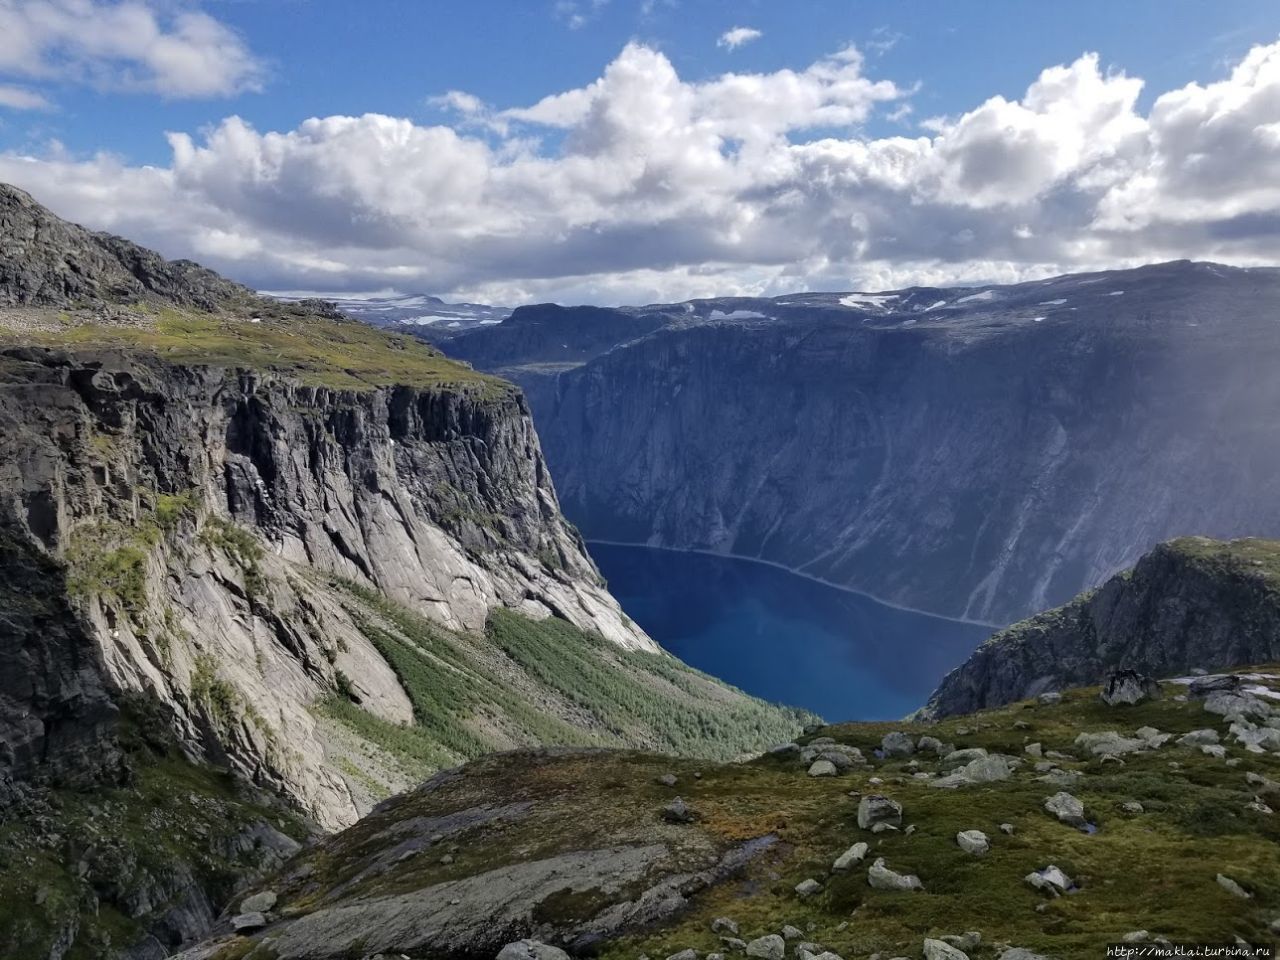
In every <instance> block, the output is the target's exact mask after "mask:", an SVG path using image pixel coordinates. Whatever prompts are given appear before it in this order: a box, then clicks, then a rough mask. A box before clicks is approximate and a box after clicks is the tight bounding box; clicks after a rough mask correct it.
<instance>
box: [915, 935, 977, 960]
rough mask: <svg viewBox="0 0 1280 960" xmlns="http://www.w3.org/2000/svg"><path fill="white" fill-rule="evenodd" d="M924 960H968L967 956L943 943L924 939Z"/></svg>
mask: <svg viewBox="0 0 1280 960" xmlns="http://www.w3.org/2000/svg"><path fill="white" fill-rule="evenodd" d="M924 960H969V955H968V954H967V953H965V952H964V951H963V950H960V949H958V948H956V947H953V946H952V945H951V944H949V943H946V942H945V941H942V940H930V939H928V938H926V939H925V941H924Z"/></svg>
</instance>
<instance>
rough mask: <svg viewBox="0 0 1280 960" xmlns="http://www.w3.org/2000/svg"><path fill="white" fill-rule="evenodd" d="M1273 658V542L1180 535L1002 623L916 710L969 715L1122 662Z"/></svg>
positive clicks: (1276, 615) (1169, 666)
mask: <svg viewBox="0 0 1280 960" xmlns="http://www.w3.org/2000/svg"><path fill="white" fill-rule="evenodd" d="M1275 660H1280V543H1277V542H1276V541H1271V540H1234V541H1231V542H1221V541H1215V540H1208V539H1204V538H1200V537H1188V538H1185V539H1181V540H1174V541H1172V542H1170V543H1165V544H1161V545H1160V546H1158V547H1156V548H1155V549H1154V550H1152V551H1151V552H1150V553H1148V554H1146V555H1145V556H1144V557H1142V559H1140V560H1139V561H1138V563H1137V565H1136V566H1134V567H1133V569H1132V570H1126V571H1125V572H1123V573H1120V574H1117V575H1116V576H1114V577H1112V578H1111V579H1110V580H1108V581H1107V582H1106V583H1104V584H1103V585H1102V586H1101V587H1099V588H1098V589H1097V590H1093V591H1090V592H1088V593H1085V594H1083V595H1081V596H1079V597H1077V598H1076V599H1074V600H1072V601H1071V602H1070V603H1068V604H1066V605H1065V606H1062V607H1059V608H1057V609H1055V610H1049V611H1047V612H1045V613H1041V614H1039V615H1037V616H1034V617H1032V618H1031V619H1029V620H1025V621H1023V622H1021V623H1016V624H1014V625H1013V626H1011V627H1009V628H1008V629H1007V630H1002V631H1000V632H999V633H997V634H995V635H994V636H992V637H991V639H989V640H988V641H987V642H986V643H984V644H983V645H982V646H981V647H979V648H978V649H977V650H976V651H975V652H974V654H973V656H971V657H970V658H969V659H968V660H966V661H965V662H964V663H963V664H961V665H960V666H959V667H957V668H956V669H955V670H953V671H952V672H951V673H949V674H948V675H947V676H946V678H945V679H944V680H943V681H942V683H941V684H940V685H939V687H938V689H937V690H936V691H934V693H933V695H932V696H931V697H930V698H929V703H928V705H927V706H926V707H925V710H924V716H933V717H942V716H950V715H953V714H960V713H969V712H972V711H974V710H981V709H985V708H987V707H995V706H1000V705H1002V704H1006V703H1012V702H1013V701H1015V700H1022V699H1024V698H1026V697H1032V696H1035V695H1036V694H1038V693H1040V692H1042V691H1046V690H1060V689H1064V688H1066V687H1073V686H1080V685H1083V684H1092V683H1098V682H1100V681H1101V680H1102V679H1103V678H1104V677H1105V676H1106V674H1107V673H1109V672H1111V671H1113V670H1117V669H1122V668H1127V669H1131V670H1137V671H1138V672H1139V673H1143V674H1147V675H1148V676H1157V677H1163V676H1171V675H1178V674H1182V675H1186V674H1187V673H1189V672H1190V671H1192V670H1214V669H1218V668H1230V667H1236V666H1241V665H1244V664H1250V663H1268V662H1271V661H1275Z"/></svg>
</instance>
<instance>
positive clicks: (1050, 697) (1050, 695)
mask: <svg viewBox="0 0 1280 960" xmlns="http://www.w3.org/2000/svg"><path fill="white" fill-rule="evenodd" d="M1036 702H1037V703H1039V704H1040V705H1041V706H1042V707H1052V706H1056V705H1057V704H1059V703H1061V702H1062V694H1060V693H1058V692H1057V691H1056V690H1049V691H1046V692H1045V693H1042V694H1040V695H1039V696H1038V697H1036Z"/></svg>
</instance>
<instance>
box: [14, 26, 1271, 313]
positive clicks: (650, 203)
mask: <svg viewBox="0 0 1280 960" xmlns="http://www.w3.org/2000/svg"><path fill="white" fill-rule="evenodd" d="M1141 91H1142V82H1141V80H1139V79H1138V78H1136V77H1131V76H1128V75H1127V74H1125V73H1124V72H1122V71H1119V70H1107V69H1104V67H1103V66H1102V64H1101V63H1100V62H1099V60H1098V57H1097V56H1095V55H1092V54H1086V55H1084V56H1081V57H1080V58H1078V59H1077V60H1075V61H1074V62H1072V63H1068V64H1060V65H1055V66H1050V67H1048V68H1047V69H1045V70H1044V71H1042V72H1041V74H1040V75H1039V76H1038V77H1035V78H1031V83H1030V85H1029V86H1028V88H1027V90H1026V91H1025V93H1024V94H1023V95H1022V96H1020V97H1018V98H1016V99H1008V98H1005V97H998V96H997V97H992V98H990V99H988V100H986V101H985V102H983V103H979V104H976V105H974V107H973V108H972V109H970V110H968V111H966V112H963V113H960V114H958V115H955V116H950V117H935V118H933V119H932V120H930V121H929V122H928V125H927V127H922V129H923V130H924V131H925V132H924V133H922V134H920V135H917V136H890V137H870V136H868V135H866V134H865V133H864V131H863V127H862V124H863V123H864V122H865V121H866V120H867V119H868V118H870V117H871V116H872V115H873V114H874V113H876V112H877V111H879V112H880V113H881V114H882V115H883V114H886V113H888V114H892V113H899V114H900V111H902V108H903V107H904V106H909V105H910V104H909V100H910V94H911V91H910V90H909V89H904V88H902V87H899V86H897V85H895V84H894V83H892V82H890V81H888V80H884V79H875V78H873V77H869V76H868V75H867V73H866V67H865V64H864V61H863V58H862V57H861V55H860V54H859V52H858V51H857V50H856V49H852V48H849V49H845V50H841V51H837V52H836V53H834V54H832V55H831V56H828V57H826V58H823V59H821V60H819V61H817V62H816V63H813V64H810V65H809V66H807V67H804V68H803V69H796V70H779V71H775V72H772V73H726V74H724V75H721V76H718V77H713V78H711V79H708V80H703V81H697V82H694V81H689V80H686V79H684V78H682V77H681V76H680V75H679V74H678V72H677V71H676V69H675V67H674V66H673V65H672V63H671V62H670V60H668V59H667V57H666V56H664V55H663V54H662V53H661V52H660V51H658V50H656V49H653V48H652V47H649V46H645V45H643V44H638V43H633V44H629V45H628V46H627V47H626V48H624V49H623V50H622V51H621V52H620V53H619V55H618V56H617V57H616V58H615V59H614V60H613V62H612V63H610V64H609V65H608V66H607V67H606V68H605V69H604V71H603V72H602V73H601V75H600V77H599V78H598V79H596V80H595V81H594V82H592V83H590V84H587V85H586V86H583V87H580V88H575V89H572V90H566V91H561V92H559V93H556V94H553V95H550V96H547V97H545V98H543V99H542V100H539V101H537V102H535V103H531V104H528V105H524V106H519V107H512V108H507V109H497V108H494V107H490V106H489V105H487V104H484V103H482V102H480V101H479V100H478V99H476V98H475V97H473V96H471V95H470V94H466V93H465V92H460V91H454V92H451V93H449V94H446V95H444V97H443V98H442V99H441V100H440V101H438V105H440V106H442V107H445V108H447V109H449V110H451V111H454V112H455V113H456V115H457V116H456V122H453V123H452V124H443V123H442V124H435V125H425V124H421V123H416V122H414V121H411V120H408V119H402V118H395V117H388V116H381V115H372V114H371V115H365V116H360V117H324V118H316V119H311V120H308V121H306V122H304V123H302V124H300V125H299V126H298V127H297V128H295V129H292V130H286V131H260V130H257V129H255V128H254V127H252V126H251V125H250V124H248V123H246V122H245V121H243V120H241V119H239V118H236V117H231V118H228V119H226V120H224V121H223V122H222V123H221V124H219V125H217V126H215V127H214V128H212V129H211V130H208V131H206V132H204V133H202V134H201V135H199V136H196V135H193V134H190V133H177V134H171V135H170V144H171V147H172V160H171V161H170V163H169V164H168V165H167V166H164V167H144V168H137V167H129V166H125V165H122V164H120V163H119V162H118V161H116V160H115V159H113V158H111V157H108V156H100V157H92V158H79V159H75V158H69V157H66V156H61V155H54V156H47V157H31V156H19V155H17V154H12V153H10V154H0V179H3V180H9V181H12V182H16V183H18V184H19V185H21V186H24V187H26V188H28V189H30V190H31V191H32V192H33V193H34V194H35V195H36V196H37V197H39V198H41V199H43V200H44V201H45V202H47V203H49V204H50V205H51V206H53V207H54V209H55V210H57V211H58V212H60V213H62V214H64V215H67V216H71V217H73V218H75V219H79V220H81V221H82V222H86V223H88V224H90V225H92V226H95V227H99V228H103V229H110V230H115V231H117V232H120V233H125V234H128V235H131V236H134V237H136V238H138V239H140V240H143V241H145V242H149V243H151V244H154V245H156V246H158V247H160V248H161V249H162V250H164V251H165V252H166V253H168V254H170V255H175V256H176V255H182V256H191V257H195V258H197V259H201V260H204V261H206V262H208V263H209V264H210V265H212V266H214V267H216V268H219V269H221V270H223V271H225V272H227V273H228V274H230V275H232V276H235V277H237V278H238V279H242V280H244V281H246V282H249V283H252V284H256V285H258V286H260V287H265V288H268V289H332V290H335V291H337V290H342V289H381V288H385V287H396V288H399V289H402V290H426V291H433V292H439V293H445V294H449V295H457V296H465V297H467V298H469V299H489V300H491V301H494V302H508V303H511V302H520V301H525V300H542V299H560V300H565V301H596V302H605V303H608V302H649V301H655V300H664V299H681V298H686V297H691V296H707V295H713V294H744V295H745V294H772V293H783V292H786V291H789V290H800V289H849V288H862V289H873V288H877V287H880V288H889V287H897V286H903V285H907V284H911V283H934V284H937V283H950V282H978V281H1013V280H1017V279H1024V278H1032V277H1039V276H1045V275H1048V274H1051V273H1057V272H1063V271H1067V270H1072V269H1095V268H1100V267H1110V266H1117V265H1124V264H1129V263H1135V262H1141V261H1149V260H1158V259H1168V258H1173V257H1181V256H1190V257H1195V258H1217V259H1224V260H1229V261H1232V262H1242V263H1257V262H1266V261H1274V260H1275V250H1276V246H1275V236H1276V232H1277V230H1278V229H1280V43H1277V44H1274V45H1270V46H1260V47H1257V48H1255V49H1254V50H1252V51H1250V52H1249V54H1248V55H1247V56H1246V57H1245V58H1244V59H1243V60H1242V61H1241V62H1240V63H1239V64H1238V65H1237V66H1236V67H1235V68H1234V69H1233V70H1231V72H1230V73H1229V74H1228V75H1227V76H1225V77H1224V78H1223V79H1221V80H1218V81H1216V82H1213V83H1208V84H1196V83H1193V84H1190V85H1188V86H1186V87H1183V88H1181V89H1177V90H1171V91H1166V92H1163V93H1161V94H1159V95H1158V96H1156V97H1155V98H1154V100H1153V101H1152V105H1151V107H1150V108H1149V109H1146V110H1145V111H1144V110H1143V109H1141V108H1140V107H1139V94H1140V93H1141ZM476 123H483V124H484V125H485V128H486V129H485V130H484V131H483V132H475V131H472V128H473V127H474V126H475V125H476Z"/></svg>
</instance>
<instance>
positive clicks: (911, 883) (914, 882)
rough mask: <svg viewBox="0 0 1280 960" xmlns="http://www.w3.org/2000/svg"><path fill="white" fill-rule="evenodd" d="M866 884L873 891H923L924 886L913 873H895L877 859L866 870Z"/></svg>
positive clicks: (881, 860)
mask: <svg viewBox="0 0 1280 960" xmlns="http://www.w3.org/2000/svg"><path fill="white" fill-rule="evenodd" d="M867 883H868V884H870V885H871V887H872V888H873V889H875V890H923V889H924V884H923V883H921V882H920V878H919V877H917V876H916V875H915V874H914V873H896V872H894V871H893V870H890V869H889V868H888V866H886V865H885V862H884V857H877V858H876V861H875V863H873V864H871V866H870V868H868V870H867Z"/></svg>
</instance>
